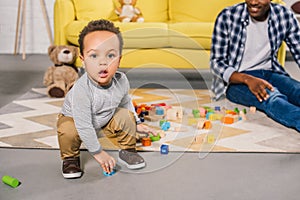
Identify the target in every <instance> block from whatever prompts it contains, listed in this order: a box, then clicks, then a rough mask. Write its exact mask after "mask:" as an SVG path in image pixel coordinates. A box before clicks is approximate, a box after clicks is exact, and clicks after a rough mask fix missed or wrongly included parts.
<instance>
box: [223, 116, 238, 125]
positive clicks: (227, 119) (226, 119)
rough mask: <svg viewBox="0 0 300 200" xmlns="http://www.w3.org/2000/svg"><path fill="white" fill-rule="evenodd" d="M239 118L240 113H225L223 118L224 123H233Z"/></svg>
mask: <svg viewBox="0 0 300 200" xmlns="http://www.w3.org/2000/svg"><path fill="white" fill-rule="evenodd" d="M238 120H239V116H238V115H225V116H224V117H223V118H222V123H224V124H233V123H234V122H236V121H238Z"/></svg>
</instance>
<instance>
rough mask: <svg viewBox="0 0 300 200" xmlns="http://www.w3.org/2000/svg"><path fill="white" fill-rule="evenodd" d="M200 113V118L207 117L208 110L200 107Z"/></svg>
mask: <svg viewBox="0 0 300 200" xmlns="http://www.w3.org/2000/svg"><path fill="white" fill-rule="evenodd" d="M199 112H200V117H205V115H206V109H205V108H202V107H200V108H199Z"/></svg>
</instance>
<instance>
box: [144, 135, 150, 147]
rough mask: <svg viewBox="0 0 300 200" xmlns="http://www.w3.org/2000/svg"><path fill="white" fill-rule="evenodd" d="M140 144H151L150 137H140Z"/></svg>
mask: <svg viewBox="0 0 300 200" xmlns="http://www.w3.org/2000/svg"><path fill="white" fill-rule="evenodd" d="M142 145H143V146H145V147H147V146H151V139H150V138H147V137H146V138H142Z"/></svg>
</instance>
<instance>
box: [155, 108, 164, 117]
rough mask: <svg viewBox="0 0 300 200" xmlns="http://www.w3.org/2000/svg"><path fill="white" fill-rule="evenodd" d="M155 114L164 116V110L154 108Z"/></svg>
mask: <svg viewBox="0 0 300 200" xmlns="http://www.w3.org/2000/svg"><path fill="white" fill-rule="evenodd" d="M155 114H156V115H164V109H163V108H162V107H161V106H158V107H156V109H155Z"/></svg>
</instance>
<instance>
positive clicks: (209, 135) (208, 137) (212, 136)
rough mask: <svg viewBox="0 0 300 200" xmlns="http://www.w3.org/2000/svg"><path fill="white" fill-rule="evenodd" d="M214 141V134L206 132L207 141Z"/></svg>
mask: <svg viewBox="0 0 300 200" xmlns="http://www.w3.org/2000/svg"><path fill="white" fill-rule="evenodd" d="M214 142H215V136H214V135H213V134H208V135H207V143H208V144H212V143H214Z"/></svg>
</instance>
